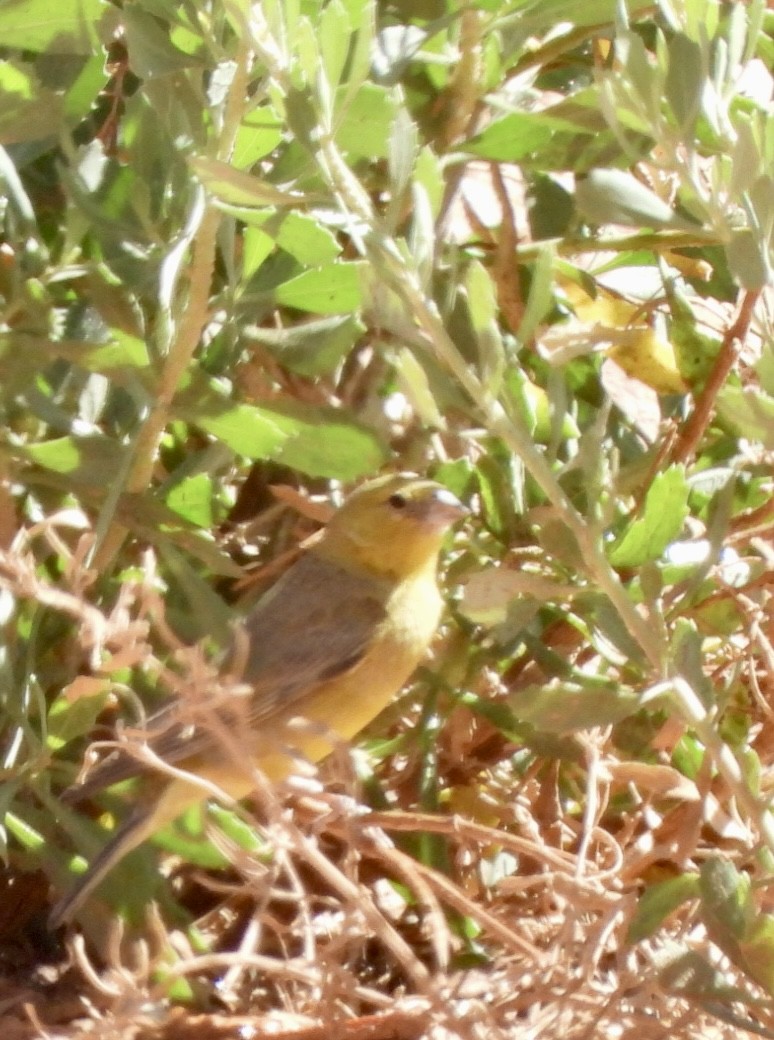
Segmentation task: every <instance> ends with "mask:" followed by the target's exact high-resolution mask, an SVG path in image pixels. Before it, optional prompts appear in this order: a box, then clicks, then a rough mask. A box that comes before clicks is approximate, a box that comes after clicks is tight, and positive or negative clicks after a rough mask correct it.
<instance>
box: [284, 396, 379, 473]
mask: <svg viewBox="0 0 774 1040" xmlns="http://www.w3.org/2000/svg"><path fill="white" fill-rule="evenodd" d="M264 411H265V412H266V414H267V415H269V416H271V418H272V421H273V422H275V423H276V424H277V426H278V427H279V429H281V430H282V431H283V433H285V434H286V435H287V440H286V441H285V442H284V443H283V445H282V447H281V448H280V449H279V451H278V452H277V454H276V456H275V457H276V459H277V461H278V462H281V463H284V464H285V465H286V466H291V467H292V468H293V469H297V470H299V471H300V472H301V473H306V474H307V475H308V476H310V477H327V478H328V479H330V480H342V481H350V480H357V479H358V478H359V477H364V476H370V475H371V474H373V473H375V472H376V471H377V470H378V469H379V468H380V467H381V466H382V465H383V464H384V463H385V461H386V460H387V457H388V452H387V449H386V447H385V445H384V444H383V443H382V441H381V440H380V439H379V438H378V437H377V436H376V434H375V433H374V432H373V431H372V430H370V429H369V428H368V427H367V426H364V425H362V424H361V423H358V422H356V421H355V420H354V419H352V418H350V417H349V416H348V415H347V413H346V412H345V411H343V410H342V409H339V408H325V407H319V408H313V407H311V406H308V405H307V406H305V405H299V404H295V403H291V402H288V403H287V404H284V405H282V406H278V405H275V406H273V407H271V408H265V409H264Z"/></svg>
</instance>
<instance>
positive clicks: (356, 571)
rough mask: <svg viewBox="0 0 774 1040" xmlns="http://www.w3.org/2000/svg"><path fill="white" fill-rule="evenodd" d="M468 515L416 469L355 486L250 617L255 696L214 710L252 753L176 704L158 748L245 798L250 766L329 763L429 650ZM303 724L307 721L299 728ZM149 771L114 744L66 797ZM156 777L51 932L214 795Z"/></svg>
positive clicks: (249, 668)
mask: <svg viewBox="0 0 774 1040" xmlns="http://www.w3.org/2000/svg"><path fill="white" fill-rule="evenodd" d="M464 512H465V510H464V509H463V507H462V506H461V505H460V503H459V502H458V501H457V500H456V499H455V498H454V496H453V495H452V494H451V493H450V492H449V491H447V490H446V489H445V488H443V487H441V486H440V485H438V484H435V483H433V482H432V481H428V480H422V479H419V478H417V477H413V476H406V475H397V476H389V477H381V478H378V479H377V480H373V481H370V482H369V483H367V484H364V485H363V486H362V487H360V488H358V489H357V490H356V491H354V492H353V493H352V494H351V495H350V496H349V498H348V499H347V500H346V501H345V503H344V504H343V506H342V507H341V509H339V510H338V512H336V513H335V514H334V516H333V518H332V519H331V521H330V523H329V524H328V526H327V527H326V528H325V530H324V531H323V532H322V535H321V537H320V538H319V540H318V541H317V542H316V543H315V544H314V545H312V546H311V547H310V548H309V549H307V550H306V551H305V552H304V554H303V555H302V556H301V557H300V559H299V560H297V561H296V563H294V564H293V566H292V567H291V568H290V569H289V570H288V571H287V572H286V573H285V574H284V575H283V576H282V578H280V580H279V581H278V582H277V584H276V585H275V586H274V587H273V588H271V589H270V590H269V591H268V592H267V593H266V594H265V595H264V596H263V597H262V598H261V599H260V600H259V602H258V603H257V604H256V606H255V607H254V608H253V609H252V611H251V612H250V613H249V614H248V616H247V617H246V619H245V622H244V628H245V634H246V637H247V645H248V648H249V649H248V652H247V661H246V664H245V667H244V675H243V679H244V681H245V682H246V683H248V684H249V685H250V687H251V688H252V693H251V694H250V696H249V697H247V698H242V697H236V698H234V704H233V705H231V706H228V707H225V706H224V707H221V706H219V707H217V708H216V709H214V711H215V714H216V721H217V722H218V723H220V724H221V725H222V726H224V727H227V728H228V731H229V733H230V734H231V735H232V736H233V740H234V745H235V747H237V748H238V749H239V752H240V754H231V753H229V749H228V748H226V747H224V742H223V741H222V740H221V741H219V740H218V738H217V727H210V728H208V727H206V726H202V727H201V729H200V730H199V731H197V730H196V729H193V730H192V729H191V727H190V725H187V724H186V723H185V720H184V719H183V718H182V717H180V716H178V712H179V708H178V706H177V705H174V704H173V705H170V706H168V707H166V708H164V709H162V711H160V712H159V713H158V714H157V715H156V716H154V717H153V718H151V719H149V721H148V744H149V745H150V748H151V749H152V750H153V751H154V752H155V753H156V754H157V755H158V756H159V757H160V758H162V759H163V760H164V761H165V762H168V763H170V764H172V765H174V766H175V767H176V768H179V769H182V770H185V771H186V772H190V773H192V774H194V775H196V776H199V777H202V778H204V779H206V780H208V781H210V782H211V783H213V784H215V785H216V786H217V787H218V788H220V789H222V790H223V791H225V792H226V793H227V794H228V795H229V796H231V797H232V798H242V797H244V796H245V795H247V794H249V793H250V791H251V790H252V789H253V787H254V786H255V784H254V777H253V776H252V775H251V770H250V769H249V768H247V767H246V762H252V763H254V765H255V766H256V767H257V768H258V769H259V770H260V771H261V772H262V773H263V774H264V775H265V776H267V777H268V778H269V779H270V780H273V781H279V780H282V779H283V778H285V777H286V776H288V775H289V774H290V773H291V772H292V771H293V762H294V758H297V757H298V756H299V755H300V756H303V757H304V758H306V759H308V760H309V761H312V762H316V761H319V760H320V759H322V758H324V757H325V756H326V755H327V754H328V753H329V752H330V751H331V750H332V746H333V744H334V743H335V742H336V740H338V739H344V740H349V739H351V738H352V737H353V736H355V734H357V733H358V732H359V731H360V730H361V729H363V727H364V726H366V725H367V724H368V723H369V722H370V721H371V720H372V719H374V718H375V717H376V716H377V715H378V714H379V712H380V711H381V710H382V709H383V708H384V707H385V706H386V705H387V704H388V703H389V702H390V700H391V699H392V698H393V696H394V695H395V694H396V693H397V692H398V691H399V690H400V688H401V687H402V686H403V684H404V683H405V682H406V680H407V679H408V678H409V676H410V675H411V673H412V672H413V671H414V669H415V667H416V666H417V664H418V663H419V662H420V660H421V659H422V657H423V655H424V654H425V651H426V650H427V647H428V645H429V643H430V641H431V639H432V637H433V635H434V633H435V630H436V628H437V626H438V622H439V619H440V615H441V607H442V600H441V596H440V593H439V591H438V585H437V579H436V569H437V562H438V553H439V550H440V547H441V543H442V541H443V537H444V534H445V533H446V531H447V530H448V528H449V527H450V526H451V524H453V523H454V521H455V520H457V519H458V518H459V517H461V516H462V515H463V514H464ZM298 719H302V720H304V722H303V724H301V725H299V724H297V723H296V724H294V720H298ZM315 724H316V725H315ZM140 771H141V767H140V766H139V765H138V763H137V761H136V760H135V759H133V758H132V757H130V756H128V755H126V754H120V753H115V754H114V755H111V756H109V757H108V759H106V760H105V761H104V762H103V763H101V764H100V765H99V766H97V768H96V769H95V771H94V772H93V774H92V776H91V777H90V778H89V779H88V780H87V781H86V783H85V784H83V785H80V786H79V787H74V788H71V789H70V791H68V792H65V795H64V799H65V800H66V801H71V802H72V801H81V800H82V799H83V798H85V797H87V796H90V795H91V794H92V793H93V792H95V791H98V790H101V789H103V788H105V787H108V786H110V785H112V784H114V783H117V782H118V781H119V780H124V779H127V778H128V777H131V776H135V775H137V774H138V773H139V772H140ZM152 779H153V781H154V790H153V791H152V793H151V795H150V797H149V798H146V800H144V801H142V802H141V803H140V804H139V805H138V807H137V808H136V809H135V811H134V812H133V813H132V814H131V815H130V817H129V819H128V820H127V822H126V823H125V824H124V825H123V826H122V827H121V828H120V829H119V830H118V831H117V832H116V833H115V834H114V835H113V836H112V838H111V839H110V840H109V841H108V843H107V845H106V846H105V848H104V849H103V850H102V852H101V853H100V854H99V855H98V856H97V858H96V859H95V861H94V862H93V863H92V864H91V865H90V867H89V870H88V871H87V873H86V874H85V875H84V876H83V877H82V878H81V879H79V881H78V883H77V884H76V886H75V887H74V889H73V890H72V891H71V892H69V893H68V894H67V895H66V896H65V897H64V898H63V899H62V900H60V902H59V903H57V905H56V906H55V907H54V909H53V911H52V914H51V925H52V927H57V926H58V925H59V924H61V923H62V922H63V921H66V920H67V919H68V918H69V917H71V916H72V914H73V913H74V912H75V910H77V908H78V907H79V906H80V905H81V903H82V902H83V900H84V899H85V898H86V896H87V895H88V894H89V893H90V892H91V891H92V890H93V889H94V887H95V886H96V885H97V884H98V883H99V882H100V881H101V880H102V878H103V877H104V876H105V874H106V873H107V872H108V871H109V870H110V868H111V867H112V866H113V865H114V864H115V863H116V862H118V860H119V859H121V858H122V857H123V856H124V855H126V853H127V852H129V851H130V850H131V849H133V848H135V847H136V846H137V845H139V844H140V843H141V842H143V841H145V840H146V839H147V838H148V837H150V836H151V835H152V834H154V833H155V832H156V831H157V830H158V829H159V828H160V827H162V826H163V825H164V824H166V823H169V822H170V821H171V820H174V819H175V818H176V817H177V816H179V815H180V814H181V813H182V812H183V811H184V810H185V809H187V808H188V807H189V806H190V805H194V804H196V803H198V802H201V801H202V800H203V798H204V797H205V792H204V790H203V789H202V787H201V786H199V785H196V784H194V783H191V782H186V780H185V779H182V778H179V779H178V778H174V779H171V778H170V777H169V776H168V775H167V774H163V773H159V774H158V776H154V777H153V778H152Z"/></svg>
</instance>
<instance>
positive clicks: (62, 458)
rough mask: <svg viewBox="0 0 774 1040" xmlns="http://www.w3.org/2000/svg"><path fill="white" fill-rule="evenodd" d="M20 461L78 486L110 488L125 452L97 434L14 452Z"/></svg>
mask: <svg viewBox="0 0 774 1040" xmlns="http://www.w3.org/2000/svg"><path fill="white" fill-rule="evenodd" d="M14 451H15V453H16V454H17V455H19V456H21V458H23V459H27V460H28V461H30V462H34V463H36V465H38V466H42V467H43V468H44V469H48V470H52V471H53V472H54V473H63V474H66V475H67V476H68V477H69V478H70V479H71V480H75V481H77V482H78V483H86V484H92V485H93V484H101V485H103V486H109V485H111V484H112V483H113V482H114V481H115V479H116V474H117V473H119V472H121V469H122V467H123V464H124V457H125V449H124V448H122V447H121V446H120V445H119V444H118V443H116V441H113V440H111V439H110V438H109V437H103V436H101V435H99V434H92V435H89V436H86V437H59V438H56V439H55V440H50V441H43V442H41V443H39V444H27V445H23V446H22V447H19V448H16V449H14Z"/></svg>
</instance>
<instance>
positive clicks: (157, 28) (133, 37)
mask: <svg viewBox="0 0 774 1040" xmlns="http://www.w3.org/2000/svg"><path fill="white" fill-rule="evenodd" d="M123 20H124V31H125V33H126V49H127V51H128V52H129V65H130V67H131V69H132V72H134V73H135V75H137V76H139V77H140V78H141V79H152V78H153V77H155V76H172V75H173V74H175V73H179V72H181V71H182V70H183V69H188V68H191V67H192V66H196V65H202V64H203V61H202V60H201V59H200V58H198V57H196V56H195V55H192V54H188V53H186V52H185V51H182V50H179V49H178V48H177V47H175V46H174V44H173V43H172V41H171V39H170V34H169V31H168V30H165V29H164V27H163V26H162V25H161V24H160V22H159V21H158V20H157V19H156V18H154V17H153V15H151V14H149V13H147V12H146V11H143V10H141V9H139V4H132V5H128V6H126V7H125V8H124V9H123Z"/></svg>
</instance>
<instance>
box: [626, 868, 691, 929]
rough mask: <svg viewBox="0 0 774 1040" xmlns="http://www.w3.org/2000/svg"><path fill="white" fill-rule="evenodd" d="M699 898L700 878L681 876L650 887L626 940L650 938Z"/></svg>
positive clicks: (645, 893) (638, 906) (642, 897)
mask: <svg viewBox="0 0 774 1040" xmlns="http://www.w3.org/2000/svg"><path fill="white" fill-rule="evenodd" d="M698 895H699V875H698V874H681V875H680V876H679V877H675V878H670V879H669V880H668V881H661V882H659V883H658V884H656V885H651V886H650V887H649V888H646V889H645V891H644V892H643V894H642V896H641V897H640V901H639V902H638V904H637V910H636V912H635V914H634V917H633V918H632V920H631V922H630V924H629V930H628V932H627V933H626V941H627V942H630V943H636V942H640V941H641V940H642V939H647V938H648V937H649V936H651V935H653V933H654V932H656V931H657V930H658V928H660V927H661V925H662V924H663V923H664V921H665V920H666V919H667V917H669V915H670V914H671V913H672V911H673V910H676V909H677V908H678V907H679V906H682V904H683V903H685V902H687V901H688V900H689V899H697V898H698Z"/></svg>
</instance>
